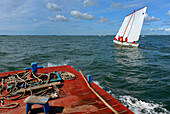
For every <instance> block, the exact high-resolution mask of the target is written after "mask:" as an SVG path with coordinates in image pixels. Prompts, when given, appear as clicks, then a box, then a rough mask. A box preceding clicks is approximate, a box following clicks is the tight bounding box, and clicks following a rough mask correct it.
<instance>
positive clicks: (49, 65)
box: [47, 60, 69, 67]
mask: <svg viewBox="0 0 170 114" xmlns="http://www.w3.org/2000/svg"><path fill="white" fill-rule="evenodd" d="M68 63H69V60H67V61H65V62H63V63H59V64H55V63H50V62H49V63H47V67H53V66H62V65H68Z"/></svg>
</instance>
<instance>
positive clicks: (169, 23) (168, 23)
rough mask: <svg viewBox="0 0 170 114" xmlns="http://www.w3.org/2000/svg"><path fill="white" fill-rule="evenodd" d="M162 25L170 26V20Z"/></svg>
mask: <svg viewBox="0 0 170 114" xmlns="http://www.w3.org/2000/svg"><path fill="white" fill-rule="evenodd" d="M162 25H170V19H169V20H166V21H163V24H162Z"/></svg>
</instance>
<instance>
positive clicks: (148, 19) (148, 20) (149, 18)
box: [144, 13, 160, 22]
mask: <svg viewBox="0 0 170 114" xmlns="http://www.w3.org/2000/svg"><path fill="white" fill-rule="evenodd" d="M159 20H160V18H156V17H154V16H152V17H149V16H148V14H147V13H146V14H145V18H144V21H146V22H150V21H159Z"/></svg>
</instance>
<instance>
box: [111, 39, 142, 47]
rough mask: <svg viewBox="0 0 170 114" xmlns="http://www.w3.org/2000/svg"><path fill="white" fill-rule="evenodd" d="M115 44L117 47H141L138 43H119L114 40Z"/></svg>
mask: <svg viewBox="0 0 170 114" xmlns="http://www.w3.org/2000/svg"><path fill="white" fill-rule="evenodd" d="M113 43H114V44H116V45H120V46H127V47H138V46H139V44H138V43H136V44H132V43H128V42H120V41H117V40H113Z"/></svg>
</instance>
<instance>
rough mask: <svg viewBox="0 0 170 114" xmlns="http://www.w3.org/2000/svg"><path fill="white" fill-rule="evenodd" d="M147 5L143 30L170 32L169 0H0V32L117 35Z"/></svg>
mask: <svg viewBox="0 0 170 114" xmlns="http://www.w3.org/2000/svg"><path fill="white" fill-rule="evenodd" d="M146 5H147V6H148V8H147V12H146V13H147V14H146V15H145V21H144V25H143V28H142V32H141V34H144V35H170V0H1V1H0V34H1V35H99V34H102V35H115V34H116V33H117V32H118V30H119V28H120V26H121V23H122V21H123V20H124V17H125V16H126V15H127V14H129V13H131V12H133V11H134V10H137V9H139V8H141V7H143V6H146Z"/></svg>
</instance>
